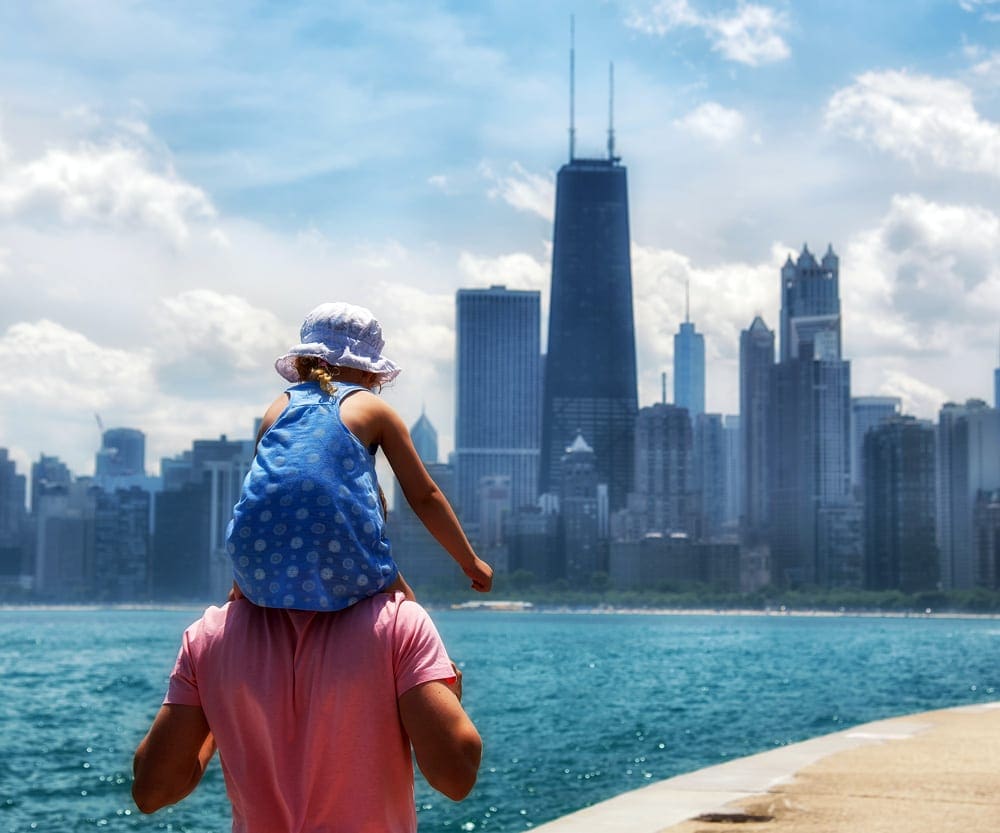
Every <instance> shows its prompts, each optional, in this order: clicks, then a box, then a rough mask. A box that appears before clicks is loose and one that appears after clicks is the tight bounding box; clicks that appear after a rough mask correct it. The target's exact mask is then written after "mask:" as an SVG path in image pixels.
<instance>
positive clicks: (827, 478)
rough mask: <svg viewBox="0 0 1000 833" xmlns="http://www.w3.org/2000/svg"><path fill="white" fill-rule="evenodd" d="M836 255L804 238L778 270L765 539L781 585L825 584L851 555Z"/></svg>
mask: <svg viewBox="0 0 1000 833" xmlns="http://www.w3.org/2000/svg"><path fill="white" fill-rule="evenodd" d="M839 270H840V266H839V261H838V259H837V256H836V255H835V254H834V253H833V248H832V247H830V248H828V249H827V252H826V254H825V255H824V256H823V260H822V263H820V264H818V263H817V262H816V259H815V258H814V257H813V256H812V254H811V253H810V252H809V249H808V247H805V246H803V248H802V253H801V254H800V255H799V258H798V260H797V261H796V262H795V263H793V262H792V260H791V258H790V257H789V259H788V261H787V262H786V263H785V265H784V266H783V267H782V269H781V293H782V294H781V297H782V305H781V344H780V348H781V362H780V363H779V364H778V365H777V366H776V367H775V368H774V371H773V374H772V379H773V383H772V388H771V404H772V416H771V436H770V445H771V459H772V467H771V475H770V483H771V488H770V495H771V505H770V517H771V524H770V535H769V538H770V544H771V559H772V567H773V575H772V578H773V579H774V581H775V582H776V583H778V584H786V585H787V584H792V585H794V584H819V585H821V586H827V585H829V584H830V583H831V581H834V580H836V581H837V582H838V583H839V582H840V581H841V580H840V579H835V576H836V575H839V574H842V573H843V572H844V570H843V569H842V566H841V565H845V564H848V563H851V562H857V560H858V557H859V555H860V550H861V541H860V538H859V537H858V538H857V539H855V536H854V534H853V532H851V530H856V532H857V533H858V534H860V528H859V526H858V525H857V524H855V523H854V522H853V521H852V522H850V523H846V522H844V523H842V522H841V520H843V519H844V518H848V517H856V516H857V512H856V511H855V509H854V508H852V507H851V506H849V504H850V462H851V455H850V400H851V366H850V362H847V361H844V360H843V358H842V357H841V340H840V333H841V325H840V296H839V290H838V287H839Z"/></svg>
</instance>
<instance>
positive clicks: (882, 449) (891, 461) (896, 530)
mask: <svg viewBox="0 0 1000 833" xmlns="http://www.w3.org/2000/svg"><path fill="white" fill-rule="evenodd" d="M863 456H864V461H865V462H864V493H865V501H864V507H865V508H864V526H865V585H866V586H867V587H868V588H870V589H872V590H903V591H904V592H914V591H917V590H932V589H934V588H935V587H936V586H937V582H938V553H937V545H936V544H935V541H934V538H935V528H934V428H933V426H931V425H928V424H926V423H921V422H918V421H917V420H915V419H913V417H893V418H890V419H889V421H887V422H884V423H883V424H881V425H876V426H875V427H873V428H871V429H870V430H868V431H867V432H866V434H865V437H864V441H863Z"/></svg>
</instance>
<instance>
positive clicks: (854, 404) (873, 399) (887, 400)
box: [851, 396, 900, 489]
mask: <svg viewBox="0 0 1000 833" xmlns="http://www.w3.org/2000/svg"><path fill="white" fill-rule="evenodd" d="M899 406H900V399H899V397H898V396H854V397H851V486H852V487H854V488H859V489H861V488H864V483H865V466H864V461H865V458H864V447H865V435H866V434H867V433H868V432H869V431H870V430H871V429H872V428H875V427H877V426H879V425H881V424H882V423H884V422H888V421H889V420H890V419H892V418H893V417H894V416H898V415H899Z"/></svg>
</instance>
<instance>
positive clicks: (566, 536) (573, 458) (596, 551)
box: [559, 434, 607, 585]
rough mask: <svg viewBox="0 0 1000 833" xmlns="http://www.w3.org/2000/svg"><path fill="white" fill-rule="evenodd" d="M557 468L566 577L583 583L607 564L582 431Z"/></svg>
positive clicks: (590, 454) (593, 475)
mask: <svg viewBox="0 0 1000 833" xmlns="http://www.w3.org/2000/svg"><path fill="white" fill-rule="evenodd" d="M561 462H562V465H561V466H560V468H559V475H560V483H559V520H560V528H561V541H562V549H563V555H564V562H563V563H564V564H565V571H566V573H565V574H566V578H567V579H568V580H569V581H570V582H571V583H572V584H575V585H580V584H584V583H586V582H587V581H588V580H589V579H590V578H591V576H593V574H594V573H596V572H597V571H598V570H604V569H605V567H606V564H605V561H606V558H605V547H606V544H607V542H606V541H602V540H601V539H600V534H599V533H600V519H599V493H598V481H597V470H596V468H595V465H594V462H595V461H594V450H593V449H592V448H591V447H590V446H589V445H588V444H587V441H586V440H585V439H584V438H583V436H582V435H581V434H577V435H576V439H575V440H573V442H572V444H571V445H569V446H568V447H567V448H566V449H565V451H564V452H563V458H562V461H561Z"/></svg>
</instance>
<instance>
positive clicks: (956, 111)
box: [825, 71, 1000, 177]
mask: <svg viewBox="0 0 1000 833" xmlns="http://www.w3.org/2000/svg"><path fill="white" fill-rule="evenodd" d="M825 123H826V126H827V128H828V129H831V130H837V131H839V132H841V133H843V134H844V135H846V136H849V137H851V138H852V139H856V140H858V141H862V142H870V143H872V144H874V145H875V146H876V147H878V148H879V149H881V150H884V151H887V152H889V153H892V154H893V155H895V156H898V157H900V158H902V159H905V160H907V161H908V162H910V163H912V164H913V165H915V166H917V165H920V164H921V163H925V162H928V163H931V164H933V165H935V166H936V167H939V168H945V169H953V170H959V171H965V172H969V173H984V174H989V175H991V176H995V177H1000V125H998V124H996V123H994V122H991V121H988V120H987V119H984V118H983V117H982V116H980V115H979V113H978V112H976V108H975V106H974V105H973V101H972V93H971V91H970V90H969V88H968V87H966V86H965V85H963V84H960V83H959V82H957V81H950V80H946V79H939V78H932V77H930V76H926V75H917V74H912V73H910V72H907V71H888V72H868V73H865V74H864V75H861V76H859V77H858V78H857V79H856V81H855V83H854V84H852V85H851V86H849V87H846V88H845V89H842V90H839V91H838V92H837V93H835V94H834V95H833V97H832V98H831V99H830V101H829V102H828V104H827V107H826V114H825Z"/></svg>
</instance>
